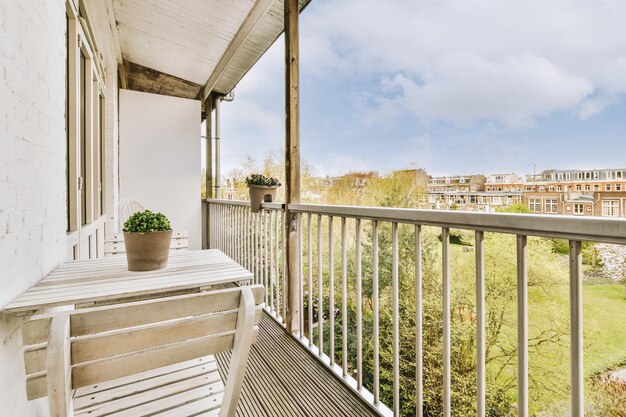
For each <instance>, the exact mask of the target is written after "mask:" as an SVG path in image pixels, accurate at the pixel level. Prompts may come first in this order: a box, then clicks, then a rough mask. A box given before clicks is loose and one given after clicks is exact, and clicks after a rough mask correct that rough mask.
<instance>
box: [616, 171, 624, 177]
mask: <svg viewBox="0 0 626 417" xmlns="http://www.w3.org/2000/svg"><path fill="white" fill-rule="evenodd" d="M623 176H624V171H615V178H618V179H622V178H623Z"/></svg>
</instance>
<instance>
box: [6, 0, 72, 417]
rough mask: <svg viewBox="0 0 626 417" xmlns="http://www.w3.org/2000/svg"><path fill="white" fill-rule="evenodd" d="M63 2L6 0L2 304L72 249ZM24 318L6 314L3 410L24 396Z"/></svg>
mask: <svg viewBox="0 0 626 417" xmlns="http://www.w3.org/2000/svg"><path fill="white" fill-rule="evenodd" d="M65 42H66V41H65V2H64V1H63V0H28V1H23V0H3V1H2V2H0V308H2V306H4V305H5V304H7V303H8V302H9V301H11V300H12V299H13V298H15V297H16V296H18V295H19V294H20V293H22V292H23V291H25V290H26V289H27V288H28V287H30V286H32V285H33V284H34V283H36V282H37V281H38V280H39V279H41V277H42V276H44V275H45V274H47V273H48V272H49V271H50V270H51V269H53V268H54V267H55V266H56V265H58V264H59V263H61V262H63V260H64V259H65V255H66V233H65V229H66V200H65V193H66V190H65V153H66V137H65V54H66V48H65ZM19 325H20V321H19V320H17V319H14V318H7V317H0V340H2V342H3V343H1V344H0V367H1V368H2V371H1V372H0V404H1V407H2V410H1V411H0V414H2V415H6V416H16V417H17V416H29V417H31V416H32V417H36V416H45V415H46V414H47V411H46V410H47V406H46V402H45V400H44V401H35V402H28V401H27V400H26V394H25V386H24V373H23V363H22V358H21V356H22V355H21V350H20V348H21V346H20V344H21V340H20V339H21V338H20V337H19Z"/></svg>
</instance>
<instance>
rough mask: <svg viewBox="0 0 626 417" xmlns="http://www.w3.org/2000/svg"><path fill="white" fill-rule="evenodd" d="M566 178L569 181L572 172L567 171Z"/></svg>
mask: <svg viewBox="0 0 626 417" xmlns="http://www.w3.org/2000/svg"><path fill="white" fill-rule="evenodd" d="M565 179H566V180H567V181H569V180H570V179H571V175H570V173H569V172H566V173H565Z"/></svg>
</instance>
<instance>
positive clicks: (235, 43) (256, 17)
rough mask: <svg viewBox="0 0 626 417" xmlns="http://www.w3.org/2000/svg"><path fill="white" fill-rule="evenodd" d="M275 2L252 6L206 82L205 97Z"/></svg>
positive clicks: (263, 0) (260, 0)
mask: <svg viewBox="0 0 626 417" xmlns="http://www.w3.org/2000/svg"><path fill="white" fill-rule="evenodd" d="M273 3H274V0H257V2H256V3H255V4H254V6H252V10H250V13H248V16H247V17H246V19H245V20H244V21H243V23H242V24H241V27H240V28H239V30H238V31H237V33H236V34H235V36H234V37H233V40H232V41H231V42H230V44H229V45H228V47H227V48H226V51H225V52H224V55H222V57H221V58H220V60H219V62H218V63H217V65H216V66H215V69H214V70H213V72H212V73H211V75H210V76H209V79H208V80H207V82H206V84H205V85H204V93H203V94H204V99H205V100H206V98H207V97H208V96H209V94H211V92H212V91H213V88H214V87H215V84H217V82H218V80H219V79H220V77H221V76H222V74H223V73H224V71H225V70H226V68H227V67H228V65H229V64H230V62H231V61H232V59H233V58H234V56H235V54H236V53H237V51H239V49H240V48H241V47H242V46H243V44H244V43H245V41H246V39H248V36H250V33H251V32H252V30H254V28H255V27H256V26H257V25H258V24H259V22H260V21H261V20H262V19H263V17H264V16H265V15H266V14H267V12H268V11H269V10H270V7H271V6H272V4H273ZM296 13H298V8H297V5H296ZM222 93H228V91H222Z"/></svg>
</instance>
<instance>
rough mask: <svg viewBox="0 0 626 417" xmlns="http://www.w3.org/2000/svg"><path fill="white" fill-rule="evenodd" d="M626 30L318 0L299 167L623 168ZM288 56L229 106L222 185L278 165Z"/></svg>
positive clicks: (597, 11) (606, 11)
mask: <svg viewBox="0 0 626 417" xmlns="http://www.w3.org/2000/svg"><path fill="white" fill-rule="evenodd" d="M625 22H626V1H624V0H549V1H546V0H506V1H502V0H490V1H487V0H473V1H469V2H468V1H467V0H386V1H380V0H312V2H311V4H310V5H309V6H308V7H307V9H306V10H305V11H304V12H303V13H302V15H301V20H300V54H301V62H300V83H301V105H300V106H301V109H300V110H301V113H300V118H301V128H300V129H301V132H300V142H301V157H302V159H303V160H304V161H306V162H307V163H308V164H310V165H311V166H312V167H313V172H314V173H315V174H316V175H319V176H326V175H331V176H334V175H341V174H343V173H345V172H349V171H369V170H376V171H380V172H388V171H391V170H395V169H406V168H416V167H419V168H424V169H426V170H427V171H428V172H429V174H431V175H452V174H472V173H483V174H490V173H508V172H516V173H518V174H530V173H533V170H534V169H536V170H537V172H539V171H540V170H542V169H548V168H580V169H586V168H609V167H614V168H618V167H619V168H621V167H626V23H625ZM283 54H284V39H283V38H282V37H281V38H280V39H279V40H278V41H277V42H276V43H275V44H274V45H273V46H272V47H271V48H270V49H269V50H268V52H267V53H266V54H265V55H264V56H263V57H262V58H261V59H260V60H259V62H258V63H257V65H255V67H253V68H252V70H251V71H250V72H249V73H248V74H247V75H246V76H245V77H244V79H243V80H242V81H241V82H240V83H239V85H238V86H237V87H236V89H235V100H234V101H233V102H232V103H226V102H225V103H223V104H222V131H221V139H222V140H221V147H222V170H223V171H222V172H223V174H226V175H227V174H228V173H229V172H230V171H231V170H232V169H234V168H236V167H239V166H241V164H242V162H243V160H244V158H245V157H246V156H248V155H256V156H257V158H256V159H257V160H262V159H263V157H264V156H265V155H266V154H268V153H269V152H272V151H280V152H282V149H283V146H284V58H283ZM535 167H536V168H535Z"/></svg>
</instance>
